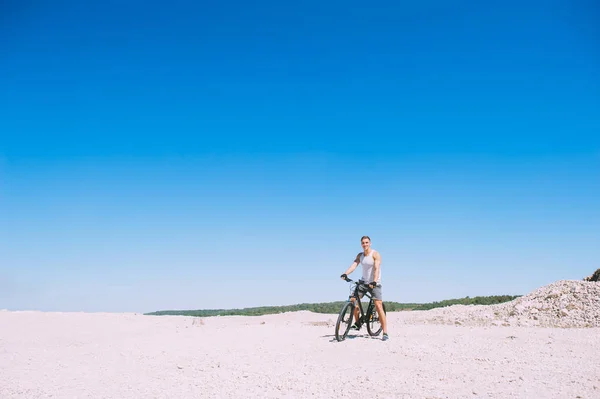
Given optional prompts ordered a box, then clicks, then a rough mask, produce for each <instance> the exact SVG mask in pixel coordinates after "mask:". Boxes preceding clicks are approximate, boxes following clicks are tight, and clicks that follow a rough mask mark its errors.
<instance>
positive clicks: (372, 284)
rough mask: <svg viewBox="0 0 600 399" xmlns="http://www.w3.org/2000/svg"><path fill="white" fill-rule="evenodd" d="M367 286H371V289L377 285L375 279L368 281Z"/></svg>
mask: <svg viewBox="0 0 600 399" xmlns="http://www.w3.org/2000/svg"><path fill="white" fill-rule="evenodd" d="M369 287H371V289H373V288H375V287H377V282H376V281H371V282H370V283H369Z"/></svg>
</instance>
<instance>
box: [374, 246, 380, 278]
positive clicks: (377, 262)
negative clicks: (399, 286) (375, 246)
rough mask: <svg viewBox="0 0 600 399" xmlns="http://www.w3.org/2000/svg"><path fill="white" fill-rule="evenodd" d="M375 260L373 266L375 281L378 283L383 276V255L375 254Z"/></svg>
mask: <svg viewBox="0 0 600 399" xmlns="http://www.w3.org/2000/svg"><path fill="white" fill-rule="evenodd" d="M373 260H374V261H375V264H374V265H373V281H378V280H379V276H380V275H381V267H380V266H381V255H379V252H377V251H374V252H373Z"/></svg>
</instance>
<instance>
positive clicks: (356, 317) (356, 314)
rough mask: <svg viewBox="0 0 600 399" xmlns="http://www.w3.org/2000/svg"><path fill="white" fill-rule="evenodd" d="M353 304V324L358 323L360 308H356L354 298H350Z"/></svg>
mask: <svg viewBox="0 0 600 399" xmlns="http://www.w3.org/2000/svg"><path fill="white" fill-rule="evenodd" d="M350 300H351V301H352V303H353V304H354V305H355V306H354V324H356V325H360V320H359V319H360V310H358V305H357V304H356V298H352V299H350Z"/></svg>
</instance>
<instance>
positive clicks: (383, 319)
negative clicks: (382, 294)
mask: <svg viewBox="0 0 600 399" xmlns="http://www.w3.org/2000/svg"><path fill="white" fill-rule="evenodd" d="M374 302H375V309H377V314H378V315H379V321H381V327H383V333H384V334H387V319H386V316H385V312H384V311H383V301H382V300H381V299H375V300H374Z"/></svg>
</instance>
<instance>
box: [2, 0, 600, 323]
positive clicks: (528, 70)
mask: <svg viewBox="0 0 600 399" xmlns="http://www.w3.org/2000/svg"><path fill="white" fill-rule="evenodd" d="M323 3H326V4H323ZM599 11H600V10H598V6H597V5H595V4H594V3H593V2H591V1H587V2H586V1H562V2H559V1H550V2H548V1H546V2H527V3H526V4H521V3H517V2H512V1H508V2H503V3H502V4H493V5H492V4H487V3H483V2H452V3H448V2H441V1H440V2H435V1H428V2H417V3H415V2H379V3H377V4H376V5H373V4H369V5H368V4H366V3H364V2H316V1H307V2H301V3H300V4H287V3H285V2H284V3H282V2H254V3H252V4H248V3H247V2H233V1H222V2H181V1H175V2H171V3H170V4H166V3H164V2H162V3H161V2H140V1H129V2H113V1H108V2H102V4H88V3H87V2H75V1H66V2H60V4H50V3H49V2H29V3H28V5H27V6H24V5H22V4H20V3H18V2H5V3H3V5H2V12H0V22H1V23H0V38H1V39H2V40H0V51H1V53H2V59H1V62H0V87H2V89H1V90H0V309H1V308H7V309H13V310H18V309H38V310H52V311H54V310H57V311H111V312H113V311H115V312H116V311H128V312H130V311H134V312H146V311H152V310H159V309H203V308H231V307H247V306H261V305H283V304H293V303H302V302H320V301H333V300H341V299H344V298H345V297H346V296H347V290H348V287H347V286H346V284H345V283H343V282H341V281H340V280H339V279H338V276H339V275H340V274H341V273H342V272H343V271H344V270H345V269H346V268H347V267H348V266H349V264H350V263H351V261H352V260H353V258H354V256H355V255H356V253H357V252H358V251H360V237H361V236H362V235H364V234H368V235H370V236H371V238H372V240H373V247H374V248H375V249H378V250H379V251H380V252H381V254H382V258H383V264H382V275H383V283H384V299H388V300H395V301H400V302H423V301H432V300H442V299H448V298H453V297H462V296H467V295H470V296H475V295H493V294H525V293H527V292H529V291H531V290H533V289H535V288H537V287H540V286H542V285H545V284H548V283H550V282H553V281H556V280H559V279H580V278H582V277H584V276H586V275H589V274H591V272H592V271H593V270H595V269H596V268H598V267H600V264H599V263H598V259H599V258H600V245H598V242H600V134H599V133H600V79H599V78H598V73H597V72H598V70H600V39H599V38H600V28H599V27H598V24H597V17H596V16H597V15H599Z"/></svg>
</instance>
